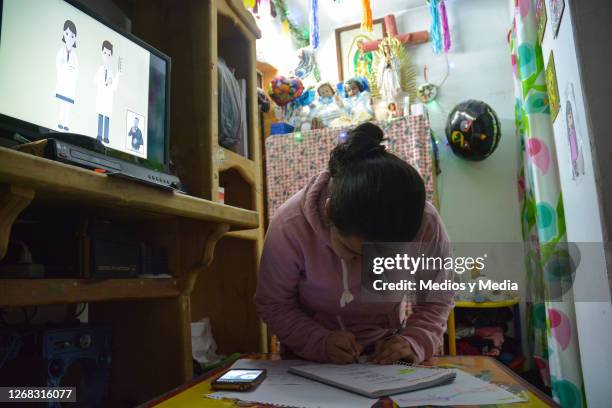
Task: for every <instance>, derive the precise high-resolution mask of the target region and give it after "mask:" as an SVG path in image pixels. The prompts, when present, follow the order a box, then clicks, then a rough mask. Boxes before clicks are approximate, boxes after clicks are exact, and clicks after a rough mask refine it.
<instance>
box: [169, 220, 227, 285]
mask: <svg viewBox="0 0 612 408" xmlns="http://www.w3.org/2000/svg"><path fill="white" fill-rule="evenodd" d="M229 227H230V226H229V225H228V224H216V225H215V226H214V227H212V228H211V230H210V233H209V234H208V236H207V237H206V239H205V241H204V244H203V248H202V255H201V256H200V260H199V262H198V263H197V264H196V265H195V266H194V267H193V268H192V269H191V270H190V271H189V273H188V275H187V278H186V280H185V283H184V285H183V288H182V289H181V293H182V294H183V295H187V296H188V295H190V294H191V292H192V291H193V287H194V286H195V282H196V279H197V278H198V275H199V274H200V273H201V272H202V271H203V270H204V269H206V268H208V267H209V266H210V264H211V263H212V261H213V256H214V253H215V246H216V245H217V241H219V240H220V239H221V238H222V237H223V235H225V233H227V232H228V231H229Z"/></svg>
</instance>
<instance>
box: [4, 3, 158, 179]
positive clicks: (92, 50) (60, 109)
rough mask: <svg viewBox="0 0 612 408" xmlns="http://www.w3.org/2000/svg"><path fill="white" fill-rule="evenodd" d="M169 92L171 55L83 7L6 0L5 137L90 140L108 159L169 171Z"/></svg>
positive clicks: (68, 4)
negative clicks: (73, 136)
mask: <svg viewBox="0 0 612 408" xmlns="http://www.w3.org/2000/svg"><path fill="white" fill-rule="evenodd" d="M169 92H170V59H169V58H168V57H167V56H166V55H164V54H163V53H161V52H160V51H158V50H156V49H154V48H153V47H151V46H150V45H147V44H146V43H144V42H143V41H141V40H139V39H138V38H136V37H134V36H133V35H131V34H129V33H126V32H123V31H121V30H119V29H117V28H115V27H113V26H112V25H111V24H109V23H108V22H105V21H104V19H103V18H101V17H100V16H98V15H96V14H95V13H93V12H92V11H90V10H88V9H86V8H85V7H83V6H82V5H81V4H79V3H78V2H76V1H72V0H0V126H1V127H2V128H3V129H4V130H5V131H6V130H11V131H14V132H17V133H20V134H24V135H25V134H27V135H30V136H31V137H32V136H33V137H34V138H36V136H37V135H38V136H39V137H42V135H46V136H45V137H49V133H50V132H51V133H52V134H55V135H57V136H58V138H59V136H61V135H60V133H66V134H76V135H83V136H87V137H90V138H92V139H97V140H98V141H99V142H100V143H101V145H100V146H103V147H104V149H103V151H104V152H105V154H107V155H110V156H114V157H117V158H121V159H123V160H128V161H130V162H132V163H136V164H139V165H142V166H145V167H148V168H151V169H153V170H158V171H163V172H168V170H169V169H168V140H169V101H170V99H169V98H170V95H169ZM86 140H89V139H86ZM96 145H98V144H96Z"/></svg>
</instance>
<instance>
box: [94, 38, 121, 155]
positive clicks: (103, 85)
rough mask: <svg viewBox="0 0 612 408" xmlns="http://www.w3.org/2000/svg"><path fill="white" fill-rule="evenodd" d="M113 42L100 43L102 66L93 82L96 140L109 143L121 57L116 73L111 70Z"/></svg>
mask: <svg viewBox="0 0 612 408" xmlns="http://www.w3.org/2000/svg"><path fill="white" fill-rule="evenodd" d="M112 59H113V44H111V43H110V41H106V40H105V41H104V42H103V43H102V66H101V67H100V68H98V71H97V72H96V76H95V77H94V83H95V84H96V112H97V113H98V140H99V141H101V142H104V143H107V144H108V143H109V129H110V119H111V116H112V113H113V97H114V94H115V91H116V90H117V87H118V86H119V78H120V76H121V58H119V62H118V64H117V74H113V72H112V70H111V62H112Z"/></svg>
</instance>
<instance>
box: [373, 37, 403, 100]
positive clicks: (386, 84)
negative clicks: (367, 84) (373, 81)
mask: <svg viewBox="0 0 612 408" xmlns="http://www.w3.org/2000/svg"><path fill="white" fill-rule="evenodd" d="M391 41H392V39H391V38H385V39H384V40H383V41H382V42H381V43H380V48H379V49H380V50H381V51H379V52H380V56H381V58H379V62H378V69H377V77H378V91H379V92H380V95H381V96H382V98H383V100H384V101H386V102H391V101H395V100H396V99H397V98H398V97H399V96H400V95H401V93H402V85H401V82H400V61H399V59H398V58H397V56H395V55H394V54H393V51H392V50H391Z"/></svg>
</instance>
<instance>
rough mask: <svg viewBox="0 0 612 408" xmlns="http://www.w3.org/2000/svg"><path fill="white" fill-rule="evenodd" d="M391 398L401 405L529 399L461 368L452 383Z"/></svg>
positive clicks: (486, 402) (492, 402) (503, 401)
mask: <svg viewBox="0 0 612 408" xmlns="http://www.w3.org/2000/svg"><path fill="white" fill-rule="evenodd" d="M391 399H392V400H393V401H395V403H396V404H397V405H399V406H400V407H418V406H422V405H434V406H452V405H488V404H512V403H515V402H524V401H527V400H526V399H523V398H520V397H517V396H516V395H514V394H512V393H511V392H509V391H506V390H504V389H503V388H501V387H499V386H497V385H495V384H491V383H488V382H486V381H483V380H481V379H479V378H476V377H474V376H473V375H470V374H468V373H466V372H464V371H461V370H457V377H456V378H455V381H453V382H452V383H450V384H447V385H441V386H438V387H433V388H428V389H425V390H419V391H413V392H408V393H405V394H398V395H393V396H392V397H391Z"/></svg>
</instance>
